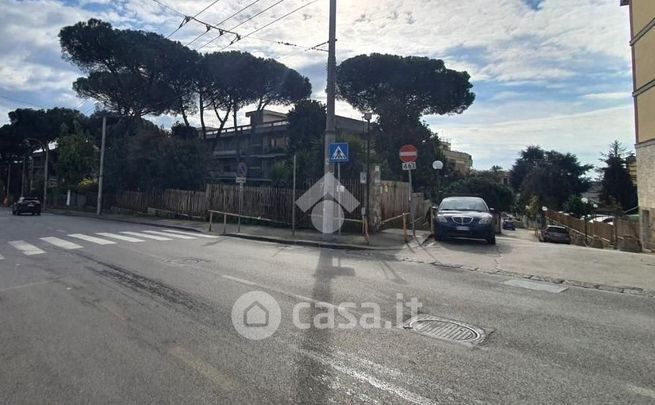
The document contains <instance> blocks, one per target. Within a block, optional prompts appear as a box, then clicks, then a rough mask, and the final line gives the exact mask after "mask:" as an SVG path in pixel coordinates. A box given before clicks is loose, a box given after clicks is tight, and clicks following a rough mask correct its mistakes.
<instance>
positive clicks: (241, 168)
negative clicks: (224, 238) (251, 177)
mask: <svg viewBox="0 0 655 405" xmlns="http://www.w3.org/2000/svg"><path fill="white" fill-rule="evenodd" d="M247 174H248V165H246V164H245V163H244V162H239V164H238V165H237V178H236V182H237V184H239V215H238V216H237V233H241V211H242V209H243V185H244V184H245V183H246V175H247Z"/></svg>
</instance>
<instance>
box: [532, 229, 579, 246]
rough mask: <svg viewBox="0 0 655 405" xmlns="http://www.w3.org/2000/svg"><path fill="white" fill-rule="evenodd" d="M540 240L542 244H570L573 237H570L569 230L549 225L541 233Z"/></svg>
mask: <svg viewBox="0 0 655 405" xmlns="http://www.w3.org/2000/svg"><path fill="white" fill-rule="evenodd" d="M539 240H540V241H541V242H552V243H566V244H570V243H571V235H569V230H568V229H566V228H565V227H563V226H555V225H549V226H547V227H546V228H545V229H542V230H541V231H539Z"/></svg>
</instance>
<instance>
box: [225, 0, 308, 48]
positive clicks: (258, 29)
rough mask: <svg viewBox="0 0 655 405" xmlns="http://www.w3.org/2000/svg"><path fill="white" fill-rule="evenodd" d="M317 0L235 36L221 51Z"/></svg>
mask: <svg viewBox="0 0 655 405" xmlns="http://www.w3.org/2000/svg"><path fill="white" fill-rule="evenodd" d="M317 1H318V0H312V1H310V2H309V3H305V4H303V5H302V6H300V7H298V8H295V9H293V10H292V11H290V12H288V13H286V14H284V15H283V16H281V17H278V18H276V19H275V20H273V21H271V22H269V23H268V24H266V25H263V26H261V27H259V28H257V29H256V30H254V31H251V32H249V33H248V34H246V35H244V36H241V37H238V38H235V39H234V40H232V42H230V43H229V44H227V45H226V46H224V47H223V48H221V51H223V50H225V49H226V48H229V47H230V46H232V45H234V44H235V43H236V42H238V41H241V40H242V39H245V38H249V37H251V36H252V35H253V34H256V33H258V32H259V31H261V30H263V29H264V28H267V27H270V26H271V25H273V24H275V23H276V22H278V21H280V20H283V19H285V18H287V17H289V16H290V15H292V14H294V13H297V12H298V11H300V10H302V9H303V8H305V7H307V6H310V5H312V4H314V3H316V2H317Z"/></svg>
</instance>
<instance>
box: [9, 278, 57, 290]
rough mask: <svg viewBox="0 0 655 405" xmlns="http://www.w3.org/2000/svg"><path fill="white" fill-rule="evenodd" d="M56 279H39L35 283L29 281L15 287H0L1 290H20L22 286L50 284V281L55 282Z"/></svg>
mask: <svg viewBox="0 0 655 405" xmlns="http://www.w3.org/2000/svg"><path fill="white" fill-rule="evenodd" d="M54 281H55V280H47V281H37V282H35V283H27V284H23V285H17V286H15V287H8V288H2V289H0V292H5V291H11V290H19V289H21V288H29V287H34V286H37V285H44V284H50V283H53V282H54Z"/></svg>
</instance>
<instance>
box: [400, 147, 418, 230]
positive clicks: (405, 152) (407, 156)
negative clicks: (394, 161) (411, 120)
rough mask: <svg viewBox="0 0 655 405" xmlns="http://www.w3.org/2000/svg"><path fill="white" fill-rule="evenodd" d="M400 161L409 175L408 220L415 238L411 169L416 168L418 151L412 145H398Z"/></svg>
mask: <svg viewBox="0 0 655 405" xmlns="http://www.w3.org/2000/svg"><path fill="white" fill-rule="evenodd" d="M398 156H399V157H400V161H401V162H402V167H403V170H407V174H408V176H409V214H410V220H411V221H412V235H413V236H414V239H416V224H415V220H414V211H415V210H414V204H413V203H412V193H413V187H412V170H416V158H417V157H418V151H417V150H416V147H415V146H414V145H403V146H401V147H400V152H399V154H398Z"/></svg>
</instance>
